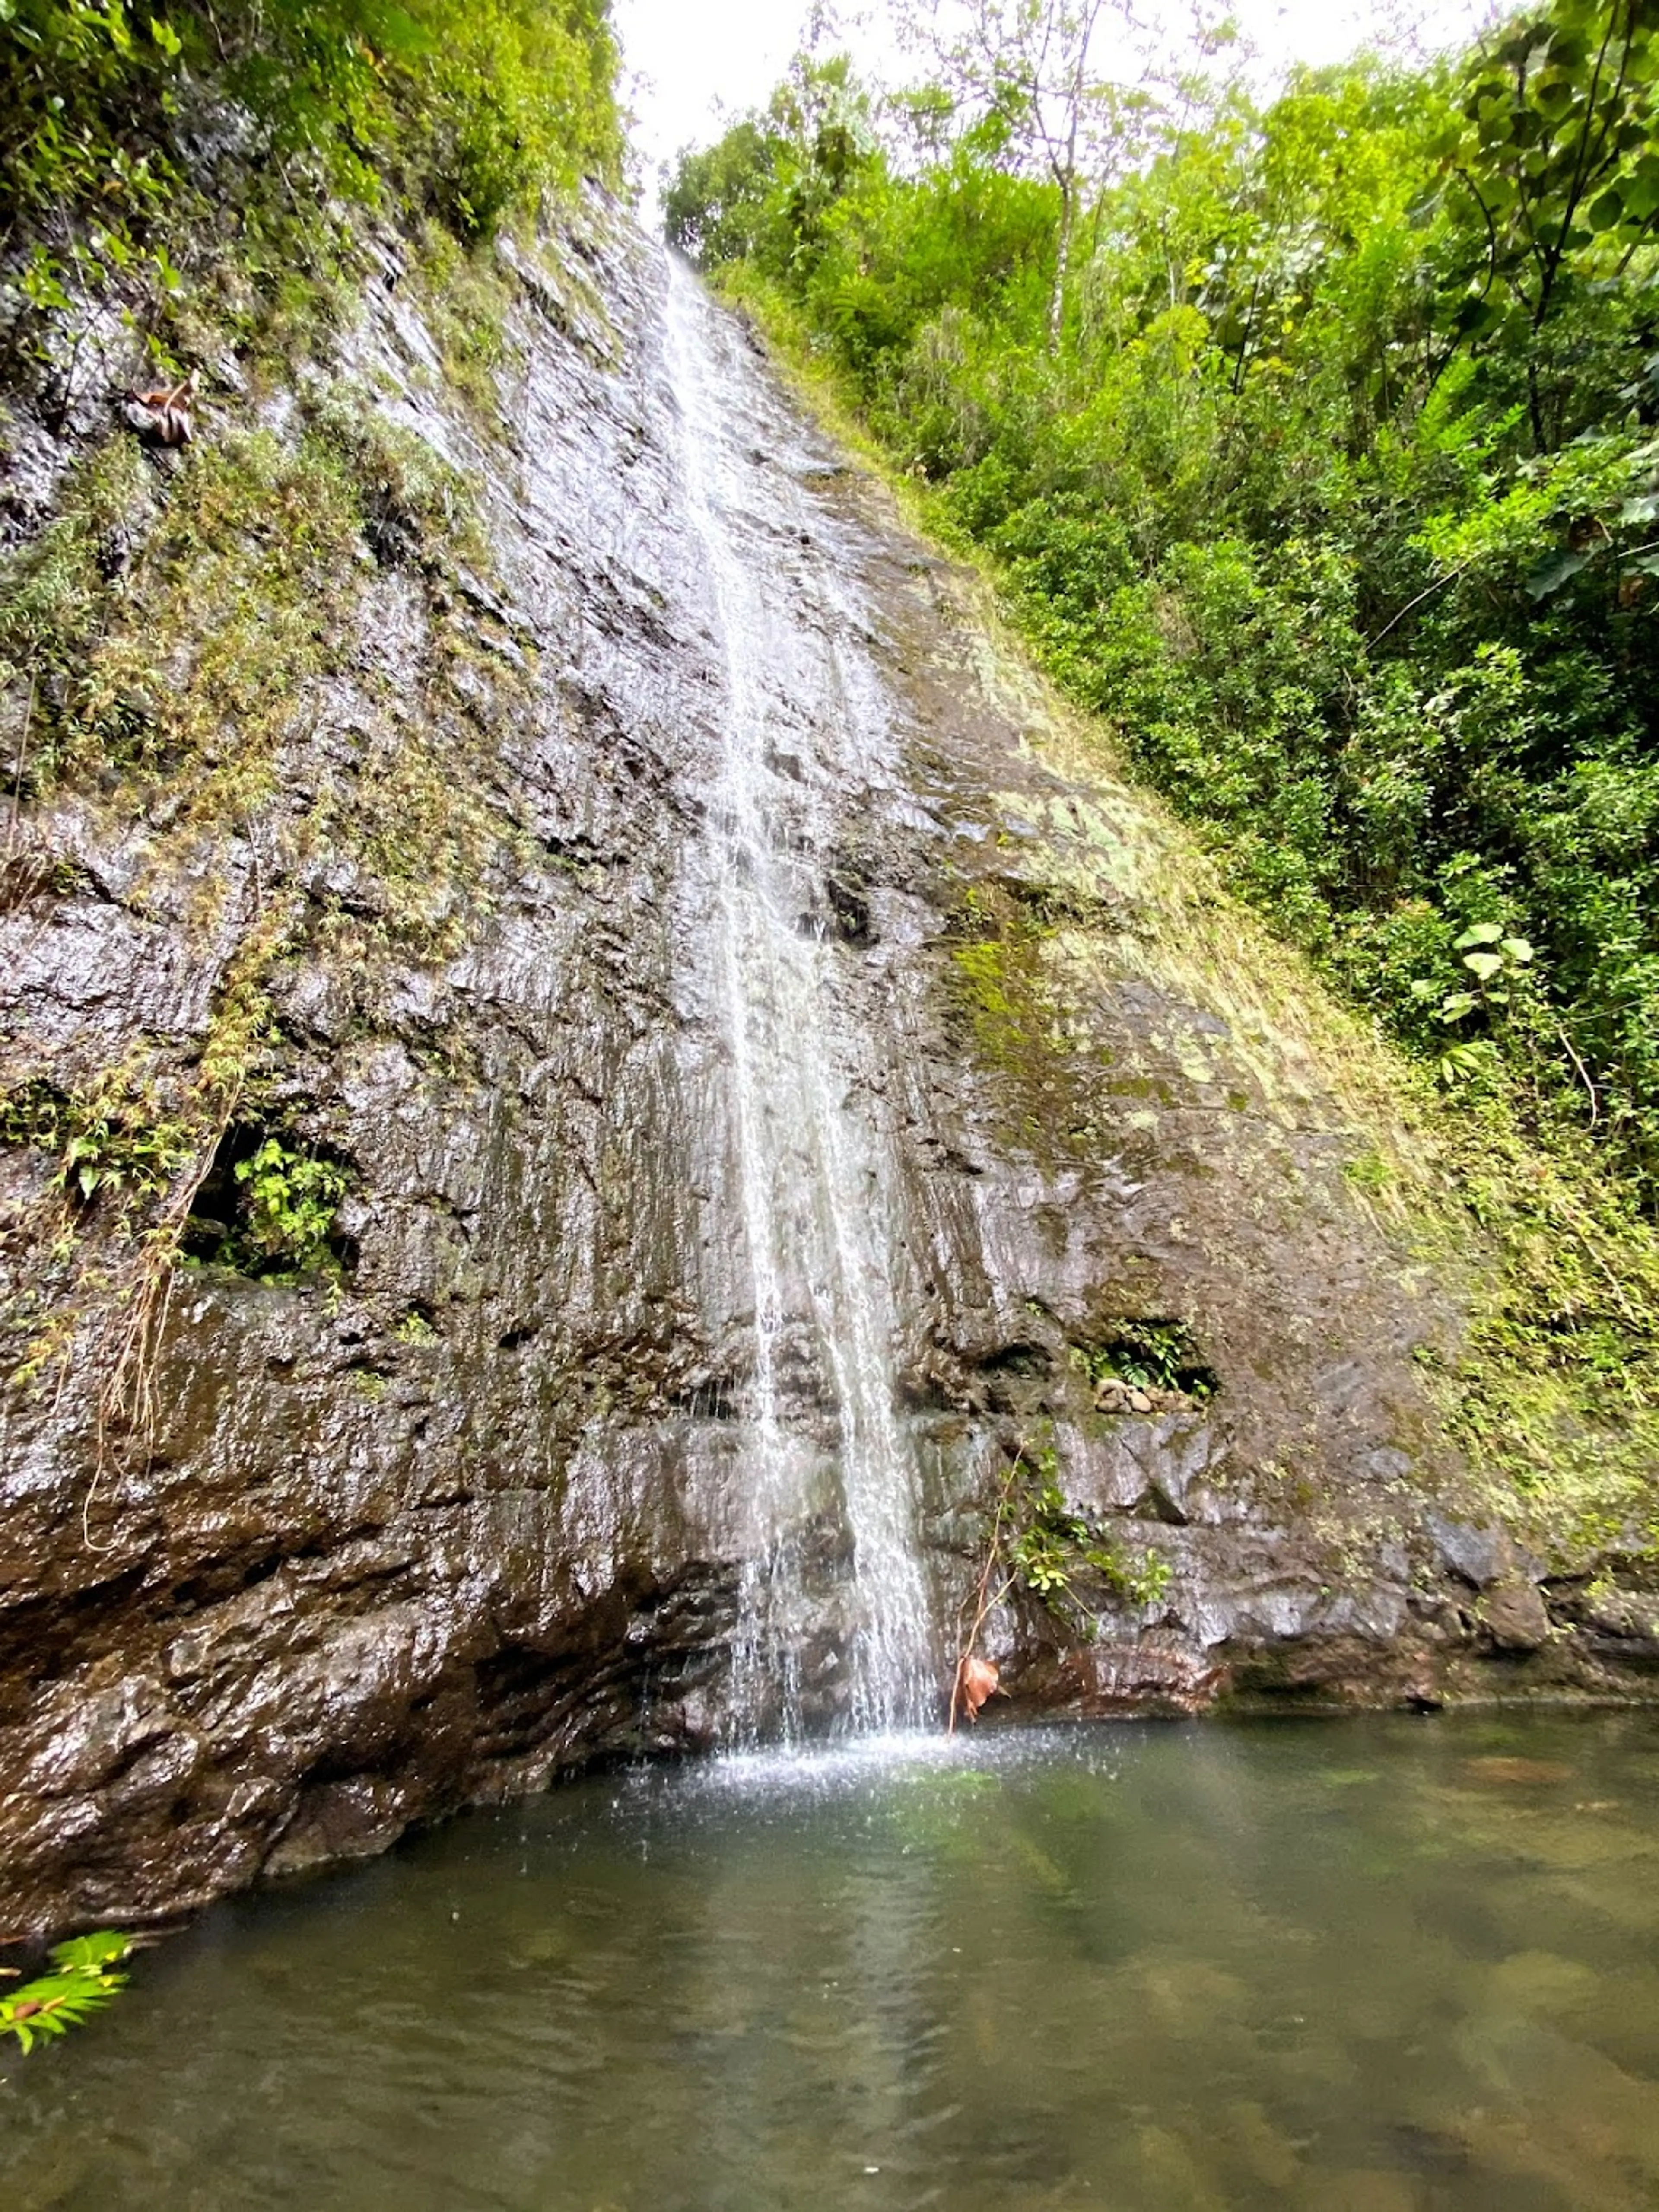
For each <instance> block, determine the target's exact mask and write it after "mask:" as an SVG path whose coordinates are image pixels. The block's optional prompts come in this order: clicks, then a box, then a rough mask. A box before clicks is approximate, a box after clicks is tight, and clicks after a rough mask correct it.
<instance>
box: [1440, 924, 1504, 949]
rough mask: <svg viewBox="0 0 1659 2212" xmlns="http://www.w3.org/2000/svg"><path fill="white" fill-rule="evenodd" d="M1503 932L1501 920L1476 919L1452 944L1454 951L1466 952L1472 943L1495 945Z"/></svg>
mask: <svg viewBox="0 0 1659 2212" xmlns="http://www.w3.org/2000/svg"><path fill="white" fill-rule="evenodd" d="M1503 934H1504V925H1503V923H1502V922H1501V921H1477V922H1476V923H1475V924H1474V926H1473V927H1472V928H1469V929H1466V930H1465V931H1464V932H1463V934H1462V936H1461V937H1460V938H1458V939H1456V940H1455V943H1454V944H1453V946H1452V950H1453V951H1454V952H1467V951H1468V949H1469V947H1470V946H1471V945H1496V944H1497V942H1498V939H1499V938H1501V937H1502V936H1503Z"/></svg>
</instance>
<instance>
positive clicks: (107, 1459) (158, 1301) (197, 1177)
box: [81, 1080, 241, 1552]
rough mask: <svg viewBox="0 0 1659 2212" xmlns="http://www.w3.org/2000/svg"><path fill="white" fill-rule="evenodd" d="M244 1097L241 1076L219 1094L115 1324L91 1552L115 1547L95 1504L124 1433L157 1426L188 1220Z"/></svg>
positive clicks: (97, 1451) (88, 1523)
mask: <svg viewBox="0 0 1659 2212" xmlns="http://www.w3.org/2000/svg"><path fill="white" fill-rule="evenodd" d="M240 1097H241V1084H240V1080H239V1081H237V1082H236V1083H235V1084H234V1085H233V1086H231V1087H230V1088H229V1089H228V1090H227V1091H225V1092H224V1093H223V1095H222V1097H221V1098H220V1099H219V1101H218V1102H217V1111H216V1115H215V1118H214V1120H213V1121H212V1122H211V1123H210V1125H209V1127H208V1129H207V1131H206V1133H205V1134H204V1137H203V1139H202V1140H201V1142H200V1144H199V1146H198V1147H197V1153H196V1157H195V1159H194V1161H193V1162H192V1164H191V1168H190V1171H189V1172H188V1174H186V1175H185V1176H183V1177H182V1178H181V1179H180V1180H179V1182H178V1183H177V1184H175V1186H174V1188H173V1192H172V1194H171V1195H170V1197H169V1198H168V1200H167V1211H166V1212H164V1213H163V1215H162V1216H161V1219H160V1220H159V1221H158V1222H156V1223H155V1225H154V1226H153V1227H152V1228H151V1229H150V1230H149V1231H147V1233H146V1235H145V1237H144V1241H143V1249H142V1252H141V1254H140V1256H139V1260H138V1264H137V1269H136V1271H135V1273H134V1275H133V1278H132V1280H131V1284H130V1285H129V1294H128V1297H127V1298H126V1301H125V1304H124V1305H123V1307H122V1309H121V1310H120V1312H119V1314H118V1316H117V1318H116V1320H115V1322H114V1324H113V1328H112V1335H113V1339H114V1346H113V1353H112V1358H111V1359H110V1364H109V1366H108V1369H107V1370H106V1374H105V1376H104V1380H103V1383H102V1384H101V1386H100V1389H99V1392H98V1409H97V1433H96V1443H95V1445H94V1457H93V1469H92V1480H91V1481H90V1482H89V1483H88V1486H87V1494H86V1496H85V1498H83V1499H82V1504H81V1535H82V1541H84V1543H85V1544H86V1547H87V1549H88V1551H89V1552H106V1551H109V1550H111V1549H112V1548H113V1547H112V1546H110V1545H108V1544H100V1543H99V1542H98V1541H96V1540H95V1539H94V1535H93V1533H92V1509H93V1506H94V1504H95V1503H96V1501H97V1498H98V1494H99V1492H100V1489H101V1488H102V1486H103V1482H104V1478H105V1476H106V1474H118V1472H119V1462H120V1457H121V1453H120V1447H119V1444H118V1438H121V1437H132V1436H136V1437H141V1438H143V1437H149V1436H150V1435H151V1434H152V1433H153V1431H154V1430H155V1415H156V1405H155V1362H156V1357H157V1354H158V1352H159V1350H160V1347H161V1340H162V1338H163V1336H164V1335H165V1334H166V1330H167V1314H168V1312H169V1310H170V1309H171V1306H172V1304H173V1280H174V1271H175V1263H176V1261H177V1260H178V1257H179V1244H180V1243H181V1241H182V1238H183V1235H184V1229H185V1223H186V1222H187V1221H188V1220H189V1218H190V1215H191V1208H192V1207H193V1206H195V1203H196V1194H197V1192H198V1191H199V1190H200V1189H201V1188H202V1185H203V1183H204V1181H205V1180H206V1178H207V1174H208V1170H210V1167H211V1166H212V1164H213V1158H214V1155H215V1153H216V1152H217V1151H218V1149H219V1146H220V1144H221V1143H222V1140H223V1138H224V1134H225V1131H226V1130H227V1128H228V1127H229V1126H230V1118H231V1115H233V1114H234V1112H235V1111H236V1107H237V1103H238V1101H239V1100H240Z"/></svg>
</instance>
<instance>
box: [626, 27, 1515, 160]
mask: <svg viewBox="0 0 1659 2212" xmlns="http://www.w3.org/2000/svg"><path fill="white" fill-rule="evenodd" d="M1488 12H1489V10H1488V9H1486V7H1484V6H1483V5H1480V4H1479V0H1407V4H1405V5H1403V6H1398V5H1397V6H1392V7H1387V8H1385V7H1383V5H1380V4H1376V0H1372V4H1367V0H1237V5H1236V6H1235V8H1234V9H1233V13H1234V14H1235V15H1236V16H1237V19H1238V21H1239V23H1240V25H1241V27H1243V31H1244V33H1246V35H1247V36H1248V37H1249V40H1251V42H1252V43H1253V45H1254V46H1256V47H1257V48H1258V49H1259V50H1260V52H1261V54H1262V56H1263V58H1264V59H1265V60H1266V61H1267V63H1268V64H1276V65H1278V66H1280V67H1282V66H1284V65H1285V64H1288V63H1290V62H1292V61H1308V62H1329V61H1337V60H1340V58H1342V57H1343V56H1344V55H1346V54H1347V53H1350V52H1352V50H1353V49H1354V47H1356V46H1359V45H1361V44H1363V43H1364V40H1366V38H1367V37H1376V35H1377V34H1378V32H1379V29H1381V28H1383V27H1386V26H1388V25H1389V24H1393V25H1395V26H1401V25H1403V26H1406V27H1407V28H1408V29H1412V30H1414V31H1415V33H1416V35H1417V36H1418V37H1419V38H1420V39H1421V40H1424V41H1425V42H1426V43H1428V44H1430V45H1432V46H1452V45H1456V44H1459V43H1461V41H1462V39H1463V38H1464V36H1465V35H1466V34H1467V33H1468V30H1469V28H1470V27H1471V26H1472V25H1473V24H1474V23H1475V22H1477V21H1480V19H1482V18H1483V17H1484V16H1485V15H1486V14H1487V13H1488ZM810 14H811V0H714V4H712V5H703V6H701V7H690V6H688V4H687V0H616V21H617V28H618V30H619V31H620V33H621V35H622V42H623V62H624V67H625V69H626V70H627V71H628V72H629V76H631V78H632V80H633V82H632V84H631V86H630V88H629V96H630V104H631V106H632V107H633V109H634V112H635V117H636V118H637V120H636V124H635V132H634V138H635V146H636V147H637V149H638V153H639V156H640V161H641V172H642V181H643V183H644V184H645V185H646V188H647V192H648V193H650V195H651V196H652V200H653V204H654V197H655V188H656V185H657V181H658V176H657V173H658V170H659V167H661V165H662V163H663V162H665V161H669V160H671V158H672V157H673V155H676V154H677V153H678V152H679V151H680V150H681V149H682V148H684V147H685V146H688V145H691V144H694V143H695V144H699V145H701V144H705V143H707V142H708V140H709V139H710V138H713V137H717V136H718V135H719V131H720V127H721V125H720V119H719V118H720V114H721V112H724V114H725V115H726V118H730V117H732V116H733V115H738V114H741V113H742V112H743V111H744V109H745V108H748V107H753V106H758V105H759V104H760V103H761V102H762V101H763V100H765V99H766V98H767V96H768V94H769V93H770V92H771V90H772V88H773V86H774V85H775V83H776V82H777V81H778V79H779V78H780V77H781V76H782V75H783V72H784V70H785V68H786V67H787V64H788V61H789V58H790V56H791V55H792V54H793V52H794V51H795V49H796V48H797V46H799V45H800V43H801V40H802V37H803V35H804V33H805V26H806V21H807V18H808V16H809V15H810ZM836 21H837V22H838V24H839V27H840V32H841V37H840V40H839V41H838V43H840V44H842V45H844V46H845V47H846V48H847V50H848V52H851V53H853V54H854V56H855V57H856V58H858V60H859V61H860V64H861V65H862V66H863V67H864V68H865V69H866V70H868V71H869V72H870V73H871V74H872V75H876V76H883V75H885V74H887V73H888V72H889V71H890V70H896V69H897V68H900V67H902V64H900V63H899V62H898V61H897V58H896V42H895V40H894V37H893V34H892V31H891V28H890V20H889V16H888V13H887V10H886V9H885V8H884V7H883V6H881V5H874V6H870V7H866V8H863V9H856V8H850V7H849V8H843V9H840V10H838V11H837V15H836Z"/></svg>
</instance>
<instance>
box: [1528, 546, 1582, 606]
mask: <svg viewBox="0 0 1659 2212" xmlns="http://www.w3.org/2000/svg"><path fill="white" fill-rule="evenodd" d="M1589 560H1590V556H1589V554H1588V553H1571V552H1569V553H1558V554H1556V555H1555V556H1554V557H1553V559H1552V560H1548V561H1541V562H1540V563H1539V564H1538V566H1537V567H1536V568H1534V569H1533V571H1532V572H1531V574H1529V575H1528V578H1527V591H1528V596H1529V597H1531V598H1532V599H1548V598H1549V597H1550V595H1551V593H1552V592H1559V590H1560V588H1561V586H1562V585H1563V584H1566V583H1571V580H1572V579H1573V578H1574V577H1575V576H1576V575H1577V574H1578V572H1579V570H1580V569H1581V568H1588V567H1589Z"/></svg>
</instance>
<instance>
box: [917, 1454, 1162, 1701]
mask: <svg viewBox="0 0 1659 2212" xmlns="http://www.w3.org/2000/svg"><path fill="white" fill-rule="evenodd" d="M1059 1478H1060V1462H1059V1459H1058V1455H1056V1453H1055V1451H1054V1447H1053V1446H1052V1445H1051V1444H1046V1443H1045V1444H1036V1445H1031V1444H1026V1445H1022V1446H1021V1448H1020V1449H1019V1450H1018V1452H1017V1453H1016V1454H1015V1455H1014V1458H1013V1459H1012V1462H1010V1464H1009V1467H1008V1470H1007V1472H1006V1474H1005V1475H1004V1476H1003V1479H1002V1483H1001V1486H1000V1489H999V1490H998V1492H997V1502H996V1508H995V1510H994V1513H993V1515H992V1518H991V1531H990V1536H989V1540H988V1541H987V1546H986V1552H985V1560H984V1565H983V1566H982V1568H981V1572H980V1577H979V1583H978V1586H977V1588H976V1589H975V1593H974V1598H973V1615H972V1619H971V1620H970V1621H968V1623H967V1626H966V1632H965V1634H964V1635H963V1638H962V1653H961V1656H960V1657H959V1659H958V1661H957V1671H956V1676H955V1680H954V1684H953V1687H952V1690H951V1729H952V1730H954V1729H955V1727H956V1723H957V1712H958V1711H960V1710H963V1709H965V1710H966V1711H968V1713H969V1717H972V1716H973V1714H974V1713H975V1712H976V1711H977V1709H978V1706H979V1705H981V1704H983V1702H984V1699H985V1697H986V1696H987V1695H988V1694H990V1692H991V1691H992V1690H994V1688H995V1687H996V1682H997V1678H996V1670H995V1669H994V1668H989V1669H987V1670H985V1672H986V1674H987V1679H988V1687H987V1688H985V1689H982V1690H981V1692H980V1694H979V1695H978V1696H976V1697H975V1696H972V1695H969V1696H968V1697H967V1698H966V1699H965V1700H964V1682H965V1681H966V1680H968V1679H969V1670H970V1669H971V1668H974V1667H975V1665H979V1664H981V1662H979V1661H978V1656H977V1655H978V1648H979V1638H980V1635H981V1631H982V1630H983V1628H984V1626H985V1623H986V1621H987V1620H988V1619H989V1617H990V1615H991V1614H992V1613H994V1611H995V1609H996V1607H998V1606H999V1605H1000V1604H1001V1603H1002V1601H1003V1600H1004V1599H1005V1598H1006V1597H1007V1596H1008V1595H1010V1593H1011V1592H1012V1591H1013V1590H1015V1589H1022V1588H1023V1589H1027V1590H1029V1591H1030V1593H1031V1595H1033V1596H1034V1597H1036V1598H1038V1599H1040V1600H1041V1601H1042V1603H1043V1604H1044V1605H1046V1606H1047V1607H1048V1608H1049V1609H1050V1611H1051V1612H1053V1613H1055V1614H1056V1615H1057V1616H1058V1617H1059V1618H1060V1619H1061V1620H1064V1621H1066V1624H1067V1625H1068V1626H1070V1627H1072V1628H1073V1630H1075V1631H1077V1632H1080V1633H1081V1634H1083V1635H1085V1636H1089V1635H1091V1634H1092V1633H1093V1630H1094V1608H1093V1607H1091V1605H1090V1604H1089V1603H1088V1602H1087V1601H1086V1599H1085V1596H1084V1595H1081V1594H1080V1593H1079V1589H1078V1587H1077V1585H1078V1583H1079V1578H1080V1579H1081V1580H1082V1581H1083V1582H1085V1583H1087V1582H1089V1581H1090V1580H1093V1581H1094V1582H1095V1583H1097V1585H1098V1584H1104V1586H1105V1588H1106V1589H1107V1591H1109V1593H1110V1594H1111V1595H1114V1596H1115V1597H1117V1598H1120V1599H1122V1600H1124V1601H1127V1603H1129V1604H1130V1605H1133V1606H1138V1607H1152V1606H1157V1605H1159V1604H1161V1603H1162V1601H1163V1599H1164V1593H1165V1591H1166V1590H1167V1589H1169V1586H1170V1563H1169V1561H1168V1560H1167V1559H1162V1558H1160V1557H1159V1555H1158V1553H1156V1552H1155V1551H1153V1550H1152V1548H1151V1547H1150V1546H1148V1547H1142V1548H1139V1549H1138V1550H1135V1551H1131V1550H1129V1549H1127V1548H1126V1547H1122V1546H1120V1545H1118V1544H1115V1543H1114V1542H1112V1541H1110V1540H1109V1538H1107V1537H1106V1536H1105V1535H1104V1534H1103V1532H1102V1531H1100V1530H1099V1529H1097V1528H1095V1527H1094V1526H1093V1524H1092V1523H1091V1522H1090V1521H1089V1519H1088V1518H1087V1517H1086V1516H1085V1515H1083V1514H1080V1513H1074V1512H1073V1510H1071V1508H1070V1507H1069V1506H1068V1505H1067V1504H1066V1498H1065V1493H1064V1492H1062V1491H1061V1489H1060V1479H1059ZM964 1620H966V1609H965V1608H964Z"/></svg>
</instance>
